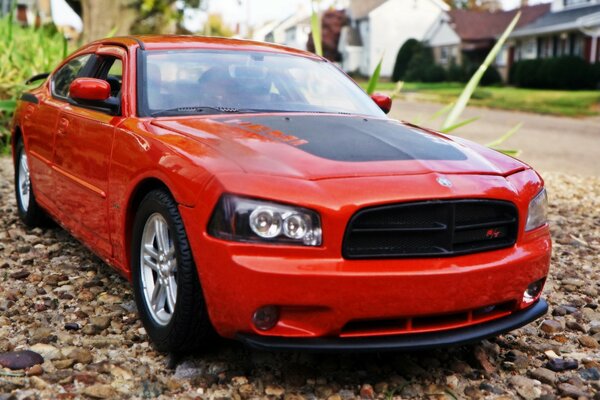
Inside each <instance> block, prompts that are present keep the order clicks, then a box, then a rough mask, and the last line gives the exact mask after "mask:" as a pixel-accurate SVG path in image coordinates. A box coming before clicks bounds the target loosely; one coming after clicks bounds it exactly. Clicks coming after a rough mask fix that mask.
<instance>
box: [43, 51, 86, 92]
mask: <svg viewBox="0 0 600 400" xmlns="http://www.w3.org/2000/svg"><path fill="white" fill-rule="evenodd" d="M89 59H90V54H86V55H83V56H79V57H77V58H74V59H72V60H71V61H69V62H68V63H66V64H65V65H64V66H63V67H62V68H61V69H59V70H58V71H56V73H55V74H54V76H53V77H52V94H53V95H54V96H57V97H62V98H67V97H68V96H69V86H71V82H73V81H74V80H75V78H77V77H78V76H79V73H80V72H81V70H82V69H83V67H84V66H85V65H86V63H87V62H88V60H89Z"/></svg>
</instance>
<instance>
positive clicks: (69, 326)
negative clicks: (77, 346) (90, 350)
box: [65, 322, 81, 331]
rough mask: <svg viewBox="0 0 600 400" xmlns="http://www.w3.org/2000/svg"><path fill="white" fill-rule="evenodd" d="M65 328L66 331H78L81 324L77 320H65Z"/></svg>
mask: <svg viewBox="0 0 600 400" xmlns="http://www.w3.org/2000/svg"><path fill="white" fill-rule="evenodd" d="M65 329H66V330H68V331H78V330H80V329H81V325H80V324H79V323H77V322H67V323H66V324H65Z"/></svg>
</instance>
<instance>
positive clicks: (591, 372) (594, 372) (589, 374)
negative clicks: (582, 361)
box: [578, 367, 600, 381]
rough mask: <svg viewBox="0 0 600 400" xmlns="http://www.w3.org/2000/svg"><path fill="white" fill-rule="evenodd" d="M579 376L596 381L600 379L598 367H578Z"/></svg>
mask: <svg viewBox="0 0 600 400" xmlns="http://www.w3.org/2000/svg"><path fill="white" fill-rule="evenodd" d="M578 372H579V376H581V378H582V379H585V380H586V381H597V380H600V370H599V369H598V368H594V367H592V368H585V369H580V370H579V371H578Z"/></svg>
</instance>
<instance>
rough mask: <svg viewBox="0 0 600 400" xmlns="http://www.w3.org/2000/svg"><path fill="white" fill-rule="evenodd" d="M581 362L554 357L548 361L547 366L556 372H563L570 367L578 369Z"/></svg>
mask: <svg viewBox="0 0 600 400" xmlns="http://www.w3.org/2000/svg"><path fill="white" fill-rule="evenodd" d="M578 366H579V363H578V362H577V360H563V359H562V358H553V359H552V360H550V361H548V362H547V363H546V368H548V369H549V370H552V371H554V372H562V371H566V370H569V369H577V367H578Z"/></svg>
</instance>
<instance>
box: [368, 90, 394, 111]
mask: <svg viewBox="0 0 600 400" xmlns="http://www.w3.org/2000/svg"><path fill="white" fill-rule="evenodd" d="M371 99H373V101H374V102H375V104H377V105H378V106H379V108H381V110H382V111H383V112H384V113H386V114H388V113H389V112H390V110H391V109H392V98H391V97H390V96H388V95H385V94H381V93H373V94H372V95H371Z"/></svg>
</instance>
